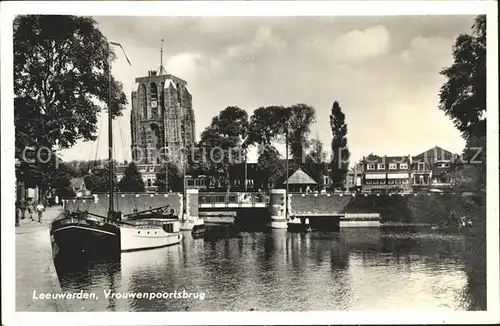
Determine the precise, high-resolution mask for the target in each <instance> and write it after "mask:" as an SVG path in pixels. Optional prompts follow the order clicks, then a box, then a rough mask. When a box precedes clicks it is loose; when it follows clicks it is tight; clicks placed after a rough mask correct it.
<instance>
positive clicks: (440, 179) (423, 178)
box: [412, 146, 458, 191]
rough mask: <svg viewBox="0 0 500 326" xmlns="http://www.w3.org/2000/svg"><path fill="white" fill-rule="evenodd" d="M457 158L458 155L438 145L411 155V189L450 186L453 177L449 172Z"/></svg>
mask: <svg viewBox="0 0 500 326" xmlns="http://www.w3.org/2000/svg"><path fill="white" fill-rule="evenodd" d="M457 160H458V155H456V154H453V153H451V152H450V151H447V150H444V149H442V148H440V147H438V146H435V147H434V148H431V149H429V150H427V151H425V152H423V153H421V154H419V155H416V156H414V157H412V185H413V189H414V190H416V191H418V190H428V189H431V188H434V189H446V188H451V187H452V184H453V179H452V178H451V177H450V173H449V172H450V169H451V168H452V164H453V163H455V162H456V161H457Z"/></svg>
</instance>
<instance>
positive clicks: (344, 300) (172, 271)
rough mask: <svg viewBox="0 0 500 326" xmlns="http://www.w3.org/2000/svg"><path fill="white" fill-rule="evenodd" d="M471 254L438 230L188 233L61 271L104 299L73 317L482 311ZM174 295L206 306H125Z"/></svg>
mask: <svg viewBox="0 0 500 326" xmlns="http://www.w3.org/2000/svg"><path fill="white" fill-rule="evenodd" d="M464 246H465V242H464V238H463V236H461V235H459V234H456V235H454V234H440V233H433V232H432V231H429V230H425V231H419V232H416V231H408V230H384V229H345V230H342V232H341V233H339V234H336V233H322V232H310V233H307V234H297V233H289V232H287V231H286V230H269V231H265V232H240V233H237V234H227V235H225V236H222V237H216V238H210V239H193V238H192V237H191V235H190V233H189V232H188V233H185V234H184V239H183V241H182V244H180V245H176V246H172V247H167V248H162V249H155V250H150V251H140V252H133V253H123V254H122V255H121V259H120V261H102V260H100V261H99V260H98V261H78V262H77V261H71V260H67V259H66V260H62V259H61V260H57V259H56V268H57V270H58V274H59V279H60V283H61V288H62V290H63V291H67V292H78V291H81V290H83V291H85V292H89V293H95V294H96V298H95V299H87V300H82V299H73V300H68V301H67V303H68V305H69V307H70V309H71V310H72V311H138V312H143V311H249V310H256V311H311V310H322V311H345V310H369V309H405V310H407V309H410V310H413V309H445V310H475V309H477V307H475V306H474V304H473V302H474V299H473V298H471V294H470V293H471V291H470V289H469V288H470V287H469V286H468V281H467V280H468V278H467V274H466V268H465V262H464V261H463V258H462V255H461V252H463V249H464ZM174 291H177V293H184V292H186V293H198V295H199V296H200V294H199V293H203V295H204V297H203V295H201V296H200V297H199V298H198V299H194V298H185V299H184V298H168V297H166V298H160V299H156V298H155V299H152V300H151V299H148V298H144V297H142V298H137V297H135V298H130V297H129V298H124V297H123V296H124V295H126V293H129V294H128V295H130V293H132V294H133V293H136V294H137V293H151V292H152V293H172V292H174ZM183 291H184V292H183ZM106 293H108V296H107V297H106ZM111 293H115V295H112V294H111ZM120 295H122V297H120ZM484 295H486V294H485V293H484ZM167 296H168V294H167ZM201 298H203V300H201Z"/></svg>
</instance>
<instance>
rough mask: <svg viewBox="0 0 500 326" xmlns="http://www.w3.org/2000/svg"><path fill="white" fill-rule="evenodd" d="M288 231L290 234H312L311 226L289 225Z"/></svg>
mask: <svg viewBox="0 0 500 326" xmlns="http://www.w3.org/2000/svg"><path fill="white" fill-rule="evenodd" d="M287 225H288V231H290V232H310V231H311V226H310V225H309V224H299V223H288V224H287Z"/></svg>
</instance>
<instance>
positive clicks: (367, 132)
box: [63, 16, 474, 161]
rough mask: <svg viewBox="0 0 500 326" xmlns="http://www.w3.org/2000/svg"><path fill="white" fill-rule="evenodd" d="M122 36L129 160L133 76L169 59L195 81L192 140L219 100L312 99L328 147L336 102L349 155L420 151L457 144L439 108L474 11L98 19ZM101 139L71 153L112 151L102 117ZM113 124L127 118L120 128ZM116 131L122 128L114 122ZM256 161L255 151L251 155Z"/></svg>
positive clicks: (117, 71)
mask: <svg viewBox="0 0 500 326" xmlns="http://www.w3.org/2000/svg"><path fill="white" fill-rule="evenodd" d="M95 19H96V20H97V22H98V23H99V24H98V27H99V28H100V30H101V31H102V32H103V34H104V35H105V36H106V37H107V38H108V39H109V40H110V41H115V42H120V43H121V44H122V45H123V47H124V48H125V50H126V52H127V55H128V57H129V58H130V60H131V62H132V67H130V66H129V65H128V64H127V62H126V60H125V58H124V56H123V55H122V54H121V53H120V52H119V51H117V54H118V59H117V60H116V61H115V62H114V64H113V74H114V76H115V77H116V78H117V79H118V80H120V81H121V82H122V83H123V84H124V91H125V93H126V95H127V97H128V98H129V105H128V109H127V111H126V112H124V117H123V118H120V119H119V121H118V122H115V127H116V128H115V129H114V130H115V142H114V144H115V147H116V152H115V153H116V156H117V158H118V159H120V160H123V159H130V125H129V118H130V107H131V104H130V102H131V101H130V94H131V92H132V90H133V89H134V87H135V81H134V79H135V78H136V77H140V76H145V75H147V71H148V70H155V69H157V68H158V67H159V65H160V40H161V39H162V38H163V39H164V40H165V41H164V47H163V48H164V55H163V62H164V66H165V68H166V70H167V72H168V73H171V74H174V75H176V76H178V77H180V78H182V79H184V80H186V81H187V82H188V88H189V90H190V92H191V94H192V95H193V109H194V112H195V117H196V134H197V140H199V136H200V134H201V132H202V131H203V129H204V128H206V127H207V126H208V125H209V123H210V121H211V119H212V117H213V116H215V115H217V114H218V113H219V111H220V110H221V109H224V108H225V107H227V106H230V105H237V106H239V107H241V108H243V109H245V110H247V111H248V113H249V115H251V114H252V112H253V110H255V109H256V108H258V107H260V106H268V105H285V106H286V105H291V104H295V103H306V104H308V105H311V106H312V107H314V108H315V110H316V115H317V123H316V124H314V125H313V127H312V133H311V137H313V138H314V137H315V136H316V134H317V135H318V136H319V138H320V139H321V141H322V142H323V144H324V145H325V148H327V149H328V148H330V143H331V138H332V134H331V129H330V126H329V115H330V111H331V106H332V103H333V102H334V101H338V102H339V103H340V106H341V107H342V110H343V112H344V113H345V114H346V120H347V124H348V145H349V148H350V150H351V153H352V161H356V160H358V159H359V158H361V157H362V156H364V155H368V154H370V153H375V154H378V155H405V154H413V155H416V154H419V153H421V152H423V151H425V150H427V149H429V148H432V147H434V146H436V145H437V146H440V147H442V148H445V149H447V150H450V151H452V152H461V150H462V149H463V147H464V141H463V140H462V138H461V137H460V134H459V133H458V132H457V131H456V129H455V128H454V126H453V124H452V122H451V121H450V120H449V119H448V118H447V117H446V116H445V115H444V113H443V112H442V111H440V110H439V109H438V108H437V105H438V93H439V88H440V86H441V85H442V84H443V82H444V78H443V77H442V76H440V75H439V71H440V70H441V69H442V68H443V67H446V66H449V65H450V64H451V63H452V45H453V43H454V41H455V39H456V37H457V36H458V35H459V34H460V33H468V32H469V31H470V27H471V25H472V23H473V20H474V16H399V17H397V16H392V17H366V16H365V17H318V18H315V17H280V18H273V17H224V18H222V17H221V18H219V17H200V18H198V17H190V18H187V17H183V18H178V17H95ZM102 120H103V121H102V122H101V129H102V130H103V131H102V132H101V137H100V141H99V147H98V149H96V148H97V146H96V143H95V142H93V143H81V144H78V145H76V146H75V147H73V148H72V149H70V150H67V151H65V152H64V154H63V158H64V159H65V160H71V159H82V160H89V159H94V158H95V157H96V153H97V157H100V158H106V157H107V149H106V144H107V135H106V132H105V128H107V122H106V121H105V119H102ZM118 126H119V127H120V128H118ZM119 129H120V131H121V132H120V131H118V130H119ZM252 160H253V161H255V160H256V155H252Z"/></svg>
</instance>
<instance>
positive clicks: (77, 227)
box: [51, 218, 120, 255]
mask: <svg viewBox="0 0 500 326" xmlns="http://www.w3.org/2000/svg"><path fill="white" fill-rule="evenodd" d="M51 235H52V237H53V241H54V242H55V244H56V245H57V249H58V252H59V253H61V254H68V253H69V254H71V253H74V254H95V255H101V254H102V255H106V254H113V253H117V252H120V229H119V227H118V226H117V225H115V224H112V223H106V222H104V223H102V222H101V223H99V222H94V221H92V220H88V219H74V218H73V219H71V218H64V219H61V220H58V221H54V222H53V223H52V227H51Z"/></svg>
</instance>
